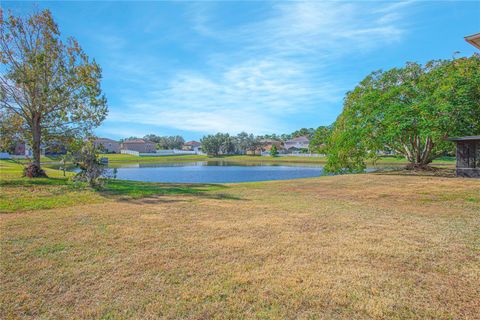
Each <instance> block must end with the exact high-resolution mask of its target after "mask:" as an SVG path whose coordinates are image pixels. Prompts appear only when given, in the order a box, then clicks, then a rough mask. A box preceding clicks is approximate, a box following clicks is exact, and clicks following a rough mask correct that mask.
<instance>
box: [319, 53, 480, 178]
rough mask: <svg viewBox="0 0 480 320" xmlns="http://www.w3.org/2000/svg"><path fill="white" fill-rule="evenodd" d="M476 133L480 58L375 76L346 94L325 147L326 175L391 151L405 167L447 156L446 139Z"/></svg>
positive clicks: (356, 167) (479, 109) (420, 165)
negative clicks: (406, 161)
mask: <svg viewBox="0 0 480 320" xmlns="http://www.w3.org/2000/svg"><path fill="white" fill-rule="evenodd" d="M479 133H480V57H479V56H478V55H474V56H472V57H469V58H460V59H454V60H434V61H430V62H428V63H426V64H425V65H420V64H418V63H407V64H406V65H405V66H404V67H402V68H393V69H391V70H388V71H375V72H373V73H371V74H370V75H368V76H367V77H366V78H365V79H364V80H362V81H361V82H360V83H359V84H358V85H357V86H356V88H355V89H354V90H353V91H351V92H348V93H347V95H346V98H345V102H344V109H343V112H342V113H341V115H340V116H339V117H338V119H337V120H336V122H335V124H334V130H333V132H332V135H331V137H330V139H329V143H328V154H329V158H328V165H327V170H330V171H340V170H361V169H363V168H364V167H365V160H366V159H376V158H377V157H378V153H379V152H380V151H384V150H393V151H394V152H395V153H397V154H400V155H403V156H405V158H406V159H408V161H409V163H410V164H409V167H411V168H426V167H427V166H428V164H429V163H431V162H432V160H434V159H435V158H437V157H439V156H441V155H443V154H445V153H446V152H449V151H451V150H452V149H453V145H452V144H451V143H450V142H448V141H446V140H445V139H446V138H447V137H449V136H462V135H475V134H479Z"/></svg>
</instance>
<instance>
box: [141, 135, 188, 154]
mask: <svg viewBox="0 0 480 320" xmlns="http://www.w3.org/2000/svg"><path fill="white" fill-rule="evenodd" d="M143 139H145V140H148V141H152V142H155V143H156V144H157V146H158V148H159V149H162V150H172V149H181V148H182V147H183V145H184V143H185V140H184V139H183V137H182V136H178V135H177V136H157V135H155V134H147V135H146V136H145V137H143Z"/></svg>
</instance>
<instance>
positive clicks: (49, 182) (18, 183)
mask: <svg viewBox="0 0 480 320" xmlns="http://www.w3.org/2000/svg"><path fill="white" fill-rule="evenodd" d="M62 185H69V183H68V181H67V179H65V178H33V179H30V178H14V179H9V180H1V181H0V187H31V186H62Z"/></svg>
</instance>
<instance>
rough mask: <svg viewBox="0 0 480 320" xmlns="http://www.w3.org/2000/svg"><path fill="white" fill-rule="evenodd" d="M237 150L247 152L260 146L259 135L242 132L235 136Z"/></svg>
mask: <svg viewBox="0 0 480 320" xmlns="http://www.w3.org/2000/svg"><path fill="white" fill-rule="evenodd" d="M234 142H235V149H236V152H238V153H242V154H245V153H247V151H252V150H255V149H257V148H258V147H259V146H260V144H261V143H260V139H259V137H255V136H254V135H253V134H251V133H250V134H248V133H246V132H240V133H239V134H238V135H237V136H236V137H235V138H234Z"/></svg>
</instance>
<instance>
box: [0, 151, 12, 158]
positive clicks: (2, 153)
mask: <svg viewBox="0 0 480 320" xmlns="http://www.w3.org/2000/svg"><path fill="white" fill-rule="evenodd" d="M0 159H10V154H9V153H8V152H0Z"/></svg>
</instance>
